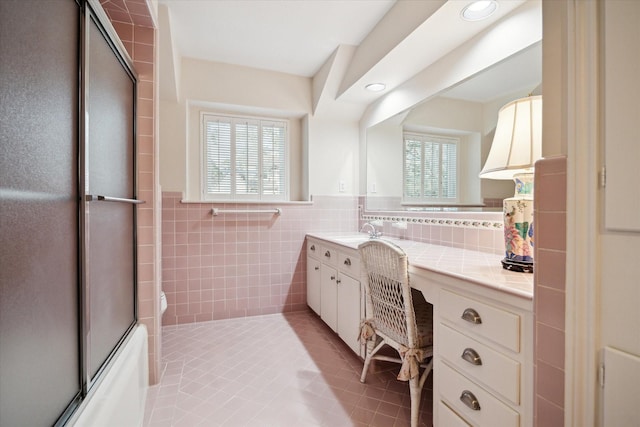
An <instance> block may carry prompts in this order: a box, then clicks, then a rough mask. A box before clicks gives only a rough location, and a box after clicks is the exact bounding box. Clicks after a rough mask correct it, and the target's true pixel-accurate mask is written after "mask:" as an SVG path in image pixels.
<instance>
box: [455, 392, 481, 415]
mask: <svg viewBox="0 0 640 427" xmlns="http://www.w3.org/2000/svg"><path fill="white" fill-rule="evenodd" d="M460 401H461V402H462V403H464V404H465V405H467V406H468V407H469V408H470V409H473V410H474V411H479V410H480V402H478V399H476V396H475V395H474V394H473V393H471V392H470V391H469V390H465V391H463V392H462V394H461V395H460Z"/></svg>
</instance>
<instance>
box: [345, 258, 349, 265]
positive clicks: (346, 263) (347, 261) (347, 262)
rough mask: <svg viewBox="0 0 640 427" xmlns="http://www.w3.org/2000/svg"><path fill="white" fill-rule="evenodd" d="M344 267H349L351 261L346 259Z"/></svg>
mask: <svg viewBox="0 0 640 427" xmlns="http://www.w3.org/2000/svg"><path fill="white" fill-rule="evenodd" d="M344 265H346V266H350V265H351V259H349V258H347V259H345V260H344Z"/></svg>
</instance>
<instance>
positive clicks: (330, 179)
mask: <svg viewBox="0 0 640 427" xmlns="http://www.w3.org/2000/svg"><path fill="white" fill-rule="evenodd" d="M308 148H309V192H310V194H311V195H312V196H313V195H327V194H339V195H357V194H358V182H359V181H358V170H359V159H358V150H359V130H358V123H357V122H350V121H347V122H340V121H336V120H324V119H321V118H317V117H316V118H310V119H309V147H308ZM341 183H342V185H343V188H344V191H341Z"/></svg>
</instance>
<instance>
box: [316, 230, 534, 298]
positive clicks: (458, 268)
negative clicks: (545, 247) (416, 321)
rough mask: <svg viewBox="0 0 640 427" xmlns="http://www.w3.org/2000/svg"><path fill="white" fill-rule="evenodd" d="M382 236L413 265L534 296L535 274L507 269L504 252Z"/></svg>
mask: <svg viewBox="0 0 640 427" xmlns="http://www.w3.org/2000/svg"><path fill="white" fill-rule="evenodd" d="M307 236H309V237H313V238H316V239H321V240H325V241H327V242H330V243H334V244H337V245H342V246H346V247H349V248H352V249H357V248H358V245H359V244H360V243H362V242H363V241H366V240H368V236H367V235H366V234H364V233H308V234H307ZM381 239H382V240H387V241H390V242H393V243H395V244H396V245H398V246H400V247H401V248H402V249H403V250H404V251H405V252H406V253H407V256H408V258H409V267H410V268H412V267H413V268H420V269H424V270H427V271H432V272H435V273H440V274H444V275H447V276H451V277H455V278H458V279H462V280H466V281H470V282H473V283H477V284H479V285H482V286H486V287H489V288H493V289H497V290H499V291H502V292H507V293H510V294H513V295H516V296H519V297H522V298H526V299H533V274H531V273H518V272H514V271H508V270H505V269H504V268H502V264H501V263H500V260H501V257H500V255H496V254H491V253H488V252H479V251H472V250H468V249H460V248H453V247H449V246H440V245H433V244H429V243H421V242H414V241H412V240H402V239H396V238H389V237H382V238H381Z"/></svg>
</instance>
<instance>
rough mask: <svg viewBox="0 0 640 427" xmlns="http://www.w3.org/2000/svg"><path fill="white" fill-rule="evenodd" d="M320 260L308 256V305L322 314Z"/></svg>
mask: <svg viewBox="0 0 640 427" xmlns="http://www.w3.org/2000/svg"><path fill="white" fill-rule="evenodd" d="M320 296H321V295H320V261H318V260H317V259H315V258H311V257H307V305H308V306H309V307H311V309H312V310H313V311H315V312H316V313H317V314H320V303H321V301H322V300H321V298H320Z"/></svg>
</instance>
